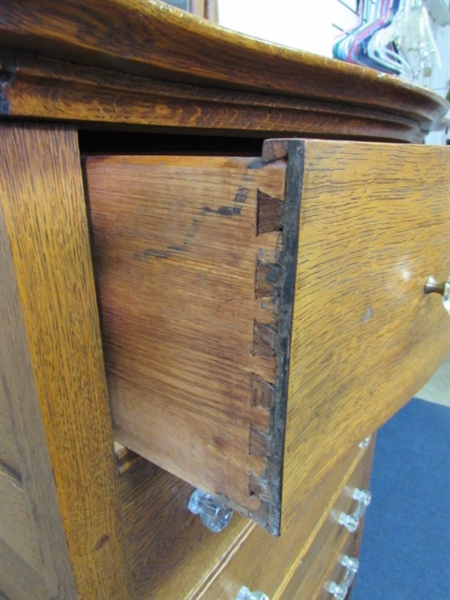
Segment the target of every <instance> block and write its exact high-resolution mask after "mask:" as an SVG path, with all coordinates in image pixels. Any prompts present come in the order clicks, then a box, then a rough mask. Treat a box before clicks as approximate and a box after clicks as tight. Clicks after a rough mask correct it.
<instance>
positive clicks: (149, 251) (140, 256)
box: [132, 248, 169, 260]
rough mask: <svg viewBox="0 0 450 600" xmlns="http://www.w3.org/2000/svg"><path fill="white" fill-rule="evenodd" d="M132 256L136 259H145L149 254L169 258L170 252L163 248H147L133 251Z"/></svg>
mask: <svg viewBox="0 0 450 600" xmlns="http://www.w3.org/2000/svg"><path fill="white" fill-rule="evenodd" d="M132 256H133V258H134V260H144V259H145V258H148V257H149V256H155V257H156V258H167V257H168V256H169V253H168V252H164V251H162V250H155V249H154V248H146V249H145V250H144V251H143V252H133V255H132Z"/></svg>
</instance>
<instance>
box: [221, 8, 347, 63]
mask: <svg viewBox="0 0 450 600" xmlns="http://www.w3.org/2000/svg"><path fill="white" fill-rule="evenodd" d="M346 5H348V6H346ZM355 8H356V0H346V1H345V4H344V3H343V2H339V1H338V0H219V23H220V24H221V25H223V26H224V27H228V28H230V29H234V30H236V31H240V32H242V33H246V34H247V35H251V36H253V37H257V38H261V39H265V40H269V41H271V42H274V43H277V44H282V45H283V46H291V47H292V48H298V49H301V50H307V51H308V52H314V53H315V54H321V55H323V56H329V57H331V56H332V49H333V43H334V40H335V39H336V37H337V36H338V35H339V33H340V32H339V29H338V28H340V29H342V30H344V31H345V30H348V29H351V28H352V27H354V26H355V25H356V24H357V23H358V17H357V15H356V14H355V12H352V9H355Z"/></svg>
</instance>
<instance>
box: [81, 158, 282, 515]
mask: <svg viewBox="0 0 450 600" xmlns="http://www.w3.org/2000/svg"><path fill="white" fill-rule="evenodd" d="M254 164H255V161H254V160H253V159H237V158H210V157H109V158H108V157H97V158H91V159H87V161H86V181H87V198H88V203H89V213H90V223H91V229H92V248H93V260H94V268H95V271H96V278H97V286H98V292H99V305H100V313H101V321H102V332H103V343H104V349H105V361H106V367H107V374H108V382H109V392H110V396H111V401H112V406H113V416H114V423H115V432H116V437H117V440H118V441H119V442H121V443H122V444H123V445H125V446H126V447H129V448H131V449H132V450H134V451H136V452H137V453H138V454H140V455H142V456H144V457H146V458H147V459H149V460H151V461H153V462H155V463H156V464H158V465H160V466H162V467H163V468H165V469H167V470H169V471H170V472H172V473H174V474H176V475H178V476H180V477H182V478H183V479H184V480H185V481H188V482H189V483H191V484H192V485H195V486H197V487H200V488H201V489H204V490H205V491H209V492H212V493H216V494H223V495H226V496H228V497H229V498H231V499H232V500H233V501H234V502H236V503H237V504H239V505H241V506H243V507H244V509H249V510H258V509H259V507H260V504H261V503H260V500H259V498H258V496H259V497H262V496H267V492H263V491H261V490H260V489H259V488H258V489H256V488H254V487H253V488H252V486H251V483H250V477H251V480H252V481H253V480H255V481H257V480H261V479H263V478H264V474H265V467H266V454H267V449H266V444H267V443H268V440H269V437H270V433H271V432H270V425H271V419H270V411H271V408H272V407H271V406H268V405H267V403H269V404H270V402H271V400H270V386H271V384H272V383H273V382H274V380H275V369H276V357H275V356H274V351H273V350H272V348H271V347H270V344H271V343H272V342H271V335H272V325H273V323H274V321H276V319H277V317H276V314H275V313H276V306H275V303H274V299H273V295H274V290H273V286H272V288H270V287H269V288H268V290H267V291H265V292H264V294H267V296H264V297H259V298H256V297H255V271H256V269H257V261H258V260H259V261H260V262H263V263H266V264H271V263H274V262H275V260H276V257H277V253H278V252H280V251H281V247H280V241H279V234H278V232H267V233H263V234H260V235H257V226H256V220H255V214H256V206H257V201H258V190H259V189H261V190H263V191H264V192H265V193H266V195H268V196H271V197H281V198H283V196H284V185H285V183H284V179H285V165H284V164H283V163H278V164H277V165H268V168H266V167H265V168H254ZM256 166H259V163H258V164H257V165H256ZM274 335H275V334H274ZM256 388H257V389H256ZM266 390H267V393H266ZM266 401H267V402H266ZM269 458H271V457H269ZM280 468H281V465H280V464H278V469H280Z"/></svg>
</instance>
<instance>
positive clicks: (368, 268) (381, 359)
mask: <svg viewBox="0 0 450 600" xmlns="http://www.w3.org/2000/svg"><path fill="white" fill-rule="evenodd" d="M303 152H304V175H303V182H302V197H301V215H300V229H299V250H298V260H297V268H296V269H297V271H296V284H295V301H294V316H293V327H292V342H291V363H290V373H289V397H288V417H287V427H286V446H285V471H284V482H285V484H284V485H285V488H284V492H283V493H284V495H285V497H286V496H287V497H289V496H290V495H291V494H292V495H293V496H294V497H298V495H299V494H300V495H301V494H308V493H309V491H310V490H312V489H313V488H314V485H315V481H316V478H318V479H320V478H321V477H322V476H323V474H324V473H325V472H326V471H327V470H328V469H330V468H333V465H334V464H336V461H338V460H339V459H340V457H342V456H343V455H344V454H345V453H346V452H347V449H348V445H349V444H350V445H351V444H354V443H356V442H357V440H359V439H361V438H363V437H364V436H366V435H367V434H368V433H369V432H370V431H373V430H375V429H378V428H379V427H380V426H381V425H382V424H383V423H384V422H385V421H386V420H387V419H388V418H390V417H391V416H392V415H393V414H394V413H395V412H396V411H397V410H398V409H399V408H400V407H401V406H402V405H403V404H404V403H406V402H407V401H408V400H409V399H410V398H411V397H412V396H413V395H414V393H415V392H417V391H418V390H419V389H420V388H421V387H422V385H423V384H424V383H425V382H426V381H427V379H428V378H429V377H430V376H431V375H432V373H433V372H434V371H435V370H436V368H437V367H438V366H439V364H440V363H441V362H442V360H444V358H445V356H446V355H447V353H448V352H449V351H450V319H449V316H448V314H447V312H446V311H445V309H444V308H443V306H442V297H441V296H439V295H437V294H430V295H426V294H425V293H424V286H425V283H426V281H427V279H428V277H429V276H430V275H434V277H435V278H436V279H438V280H440V281H446V279H447V278H448V276H449V275H450V252H449V247H450V210H449V190H450V169H449V167H448V165H449V161H450V149H448V148H445V147H431V146H401V147H400V146H396V145H392V144H364V143H355V142H323V141H314V140H313V141H308V140H307V141H305V144H304V149H303Z"/></svg>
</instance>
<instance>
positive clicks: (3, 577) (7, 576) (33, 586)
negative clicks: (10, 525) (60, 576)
mask: <svg viewBox="0 0 450 600" xmlns="http://www.w3.org/2000/svg"><path fill="white" fill-rule="evenodd" d="M0 565H1V569H0V591H1V592H2V593H3V594H4V595H5V596H6V598H7V599H8V600H30V598H32V599H33V600H48V599H49V595H48V591H47V587H46V585H45V582H44V579H43V577H42V575H40V574H39V573H37V572H36V571H35V570H34V569H32V568H31V567H30V565H29V564H28V563H26V562H25V561H24V560H23V559H22V558H21V557H20V556H19V555H17V554H16V553H15V552H14V551H13V550H12V549H11V548H10V547H9V546H8V544H7V543H6V542H5V541H4V540H3V539H2V538H1V537H0Z"/></svg>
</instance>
